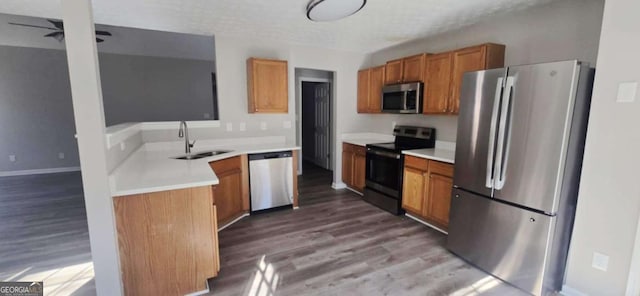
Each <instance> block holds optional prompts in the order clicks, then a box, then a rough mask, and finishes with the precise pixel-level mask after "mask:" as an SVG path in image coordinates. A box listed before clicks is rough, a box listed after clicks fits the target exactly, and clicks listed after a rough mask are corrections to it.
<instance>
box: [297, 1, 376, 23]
mask: <svg viewBox="0 0 640 296" xmlns="http://www.w3.org/2000/svg"><path fill="white" fill-rule="evenodd" d="M365 4H367V0H312V1H311V2H310V3H309V5H307V18H308V19H310V20H312V21H316V22H330V21H336V20H339V19H342V18H345V17H348V16H350V15H352V14H354V13H356V12H358V11H360V9H362V7H364V5H365Z"/></svg>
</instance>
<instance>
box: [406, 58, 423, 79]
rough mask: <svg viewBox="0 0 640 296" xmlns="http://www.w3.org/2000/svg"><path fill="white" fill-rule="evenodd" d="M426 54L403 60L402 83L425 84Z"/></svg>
mask: <svg viewBox="0 0 640 296" xmlns="http://www.w3.org/2000/svg"><path fill="white" fill-rule="evenodd" d="M426 56H427V55H426V54H419V55H415V56H410V57H406V58H404V59H402V73H403V74H402V81H403V82H416V81H420V82H423V74H424V62H425V58H426Z"/></svg>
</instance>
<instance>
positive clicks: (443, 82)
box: [422, 52, 452, 114]
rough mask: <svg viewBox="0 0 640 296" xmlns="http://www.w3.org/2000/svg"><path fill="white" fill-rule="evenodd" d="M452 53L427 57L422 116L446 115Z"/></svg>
mask: <svg viewBox="0 0 640 296" xmlns="http://www.w3.org/2000/svg"><path fill="white" fill-rule="evenodd" d="M451 66H452V53H451V52H447V53H443V54H437V55H432V56H429V57H427V62H426V69H425V74H424V75H425V86H424V87H425V88H424V104H423V108H422V110H423V113H424V114H443V113H447V104H448V102H449V92H450V90H451Z"/></svg>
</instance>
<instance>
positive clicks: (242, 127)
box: [240, 122, 247, 132]
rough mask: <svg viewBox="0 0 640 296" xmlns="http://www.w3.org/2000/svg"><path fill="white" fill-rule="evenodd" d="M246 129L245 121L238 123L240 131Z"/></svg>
mask: <svg viewBox="0 0 640 296" xmlns="http://www.w3.org/2000/svg"><path fill="white" fill-rule="evenodd" d="M246 130H247V124H246V123H244V122H241V123H240V131H241V132H244V131H246Z"/></svg>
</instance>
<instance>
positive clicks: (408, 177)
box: [402, 167, 425, 215]
mask: <svg viewBox="0 0 640 296" xmlns="http://www.w3.org/2000/svg"><path fill="white" fill-rule="evenodd" d="M424 175H425V172H424V171H421V170H417V169H414V168H410V167H405V168H404V175H403V178H404V179H403V183H402V208H403V209H405V210H407V211H409V212H412V213H415V214H420V215H421V214H422V213H423V211H424V202H425V177H424Z"/></svg>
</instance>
